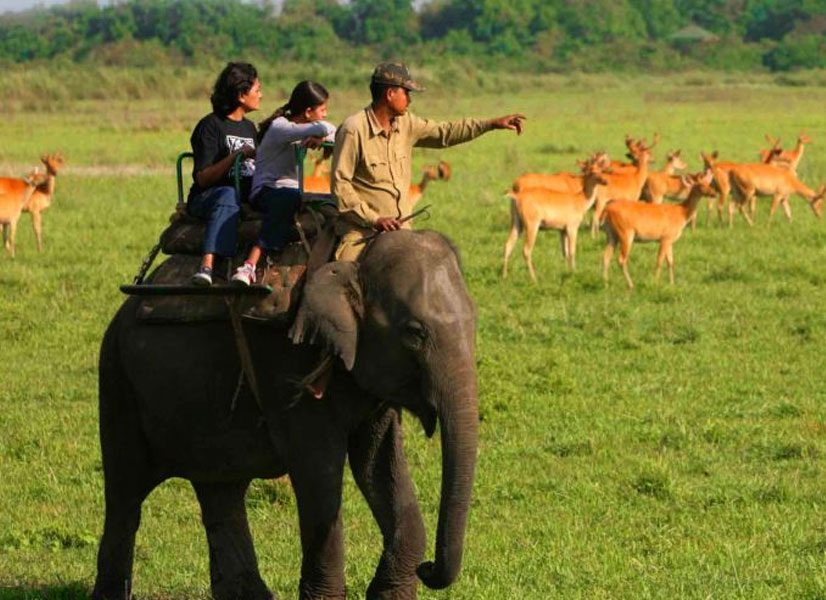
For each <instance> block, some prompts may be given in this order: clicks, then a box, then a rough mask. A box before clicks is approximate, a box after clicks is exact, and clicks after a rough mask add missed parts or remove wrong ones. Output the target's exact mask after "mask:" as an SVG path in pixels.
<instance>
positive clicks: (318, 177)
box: [304, 148, 331, 194]
mask: <svg viewBox="0 0 826 600" xmlns="http://www.w3.org/2000/svg"><path fill="white" fill-rule="evenodd" d="M330 154H331V149H329V148H325V149H324V151H323V152H322V153H321V154H319V155H318V156H317V157H316V158H315V160H314V161H313V172H312V173H311V174H310V175H305V176H304V191H305V192H309V193H313V194H329V193H330V172H329V165H327V162H326V161H327V159H328V158H329V157H330Z"/></svg>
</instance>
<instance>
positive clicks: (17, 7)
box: [0, 0, 427, 14]
mask: <svg viewBox="0 0 826 600" xmlns="http://www.w3.org/2000/svg"><path fill="white" fill-rule="evenodd" d="M68 1H69V0H0V14H2V13H6V12H20V11H23V10H28V9H29V8H34V7H35V6H41V7H44V8H45V7H49V6H55V5H57V4H66V3H67V2H68ZM251 1H254V0H251ZM109 2H111V0H98V4H108V3H109ZM426 3H427V0H416V1H415V2H414V6H417V7H419V6H421V5H423V4H426ZM273 4H275V5H276V6H278V5H280V4H281V2H280V0H275V2H273Z"/></svg>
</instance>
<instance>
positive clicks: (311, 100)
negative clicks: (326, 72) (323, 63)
mask: <svg viewBox="0 0 826 600" xmlns="http://www.w3.org/2000/svg"><path fill="white" fill-rule="evenodd" d="M329 97H330V93H329V92H328V91H327V88H325V87H324V86H323V85H321V84H320V83H316V82H315V81H308V80H306V79H305V80H304V81H301V82H299V83H298V85H296V86H295V87H294V88H293V93H292V94H290V99H289V101H288V102H287V103H286V104H285V105H284V106H280V107H278V108H277V109H276V111H275V112H274V113H272V114H271V115H270V116H269V117H267V118H266V119H264V120H263V121H261V122H260V123H259V124H258V142H259V143H260V142H261V140H262V139H263V138H264V134H265V133H267V129H269V128H270V125H272V122H273V121H275V120H276V119H277V118H278V117H290V116H293V115H300V114H302V113H303V112H304V111H305V110H307V109H308V108H314V107H316V106H318V105H319V104H324V103H325V102H327V98H329Z"/></svg>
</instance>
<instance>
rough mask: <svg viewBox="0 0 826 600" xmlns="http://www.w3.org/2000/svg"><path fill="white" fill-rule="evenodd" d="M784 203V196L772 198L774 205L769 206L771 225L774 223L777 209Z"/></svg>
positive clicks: (776, 195) (779, 195)
mask: <svg viewBox="0 0 826 600" xmlns="http://www.w3.org/2000/svg"><path fill="white" fill-rule="evenodd" d="M782 201H783V196H782V194H775V195H774V196H772V203H771V205H770V206H769V223H771V222H772V219H773V218H774V213H775V212H776V211H777V207H778V206H780V203H781V202H782Z"/></svg>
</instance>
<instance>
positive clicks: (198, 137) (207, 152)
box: [189, 113, 256, 198]
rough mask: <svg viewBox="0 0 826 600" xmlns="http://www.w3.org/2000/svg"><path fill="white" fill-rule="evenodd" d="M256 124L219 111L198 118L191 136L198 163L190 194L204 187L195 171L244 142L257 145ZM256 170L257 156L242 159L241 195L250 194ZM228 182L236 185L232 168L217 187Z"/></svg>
mask: <svg viewBox="0 0 826 600" xmlns="http://www.w3.org/2000/svg"><path fill="white" fill-rule="evenodd" d="M255 134H256V132H255V125H253V123H252V121H249V120H247V119H241V120H240V121H233V120H231V119H228V118H226V117H222V116H220V115H217V114H215V113H210V114H208V115H207V116H205V117H204V118H203V119H201V120H200V121H198V124H197V125H196V126H195V129H193V130H192V137H190V138H189V141H190V143H191V144H192V152H193V153H194V154H195V165H194V166H193V168H192V179H193V184H192V187H191V188H190V189H189V197H190V198H191V197H192V196H193V195H195V194H198V193H200V192H202V191H203V190H202V189H201V188H199V187H198V184H197V183H194V180H195V173H197V172H198V171H201V170H202V169H205V168H206V167H208V166H210V165H214V164H215V163H217V162H218V161H219V160H221V159H222V158H225V157H227V156H229V155H230V153H231V152H234V151H235V150H238V149H239V148H242V147H244V146H252V147H255ZM254 172H255V159H253V158H248V159H246V160H244V161H242V162H241V195H242V197H243V198H246V197H247V196H248V195H249V191H250V187H251V185H252V174H253V173H254ZM221 185H228V186H234V185H235V180H234V179H233V173H232V169H230V170H229V172H227V174H226V176H225V177H224V178H223V179H222V180H221V181H219V182H217V183H215V184H214V186H213V187H217V186H221Z"/></svg>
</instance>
